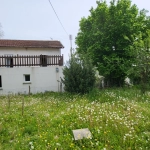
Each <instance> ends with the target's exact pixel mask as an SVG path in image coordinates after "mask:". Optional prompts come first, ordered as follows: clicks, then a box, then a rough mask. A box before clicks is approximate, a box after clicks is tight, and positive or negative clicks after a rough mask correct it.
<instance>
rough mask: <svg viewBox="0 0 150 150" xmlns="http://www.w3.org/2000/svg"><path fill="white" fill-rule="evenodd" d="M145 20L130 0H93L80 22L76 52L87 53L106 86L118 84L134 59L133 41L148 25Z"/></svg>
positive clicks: (122, 80)
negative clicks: (93, 3)
mask: <svg viewBox="0 0 150 150" xmlns="http://www.w3.org/2000/svg"><path fill="white" fill-rule="evenodd" d="M146 20H147V18H146V14H145V11H144V10H142V11H139V10H138V8H137V7H136V5H132V4H131V1H130V0H118V1H115V0H112V1H111V2H110V5H108V4H107V3H106V1H97V8H95V9H94V8H92V9H91V10H90V15H89V16H88V17H87V18H82V19H81V21H80V30H79V33H78V35H77V37H76V44H77V46H78V48H77V50H78V53H79V54H82V53H89V54H90V57H91V58H92V60H93V63H94V65H95V66H97V67H98V69H99V72H100V75H102V76H104V77H105V79H106V80H107V81H108V82H109V85H110V86H122V85H123V83H124V79H125V77H126V76H127V71H128V70H129V69H130V68H131V67H132V64H133V62H134V61H135V51H134V49H133V47H132V46H133V42H134V41H135V39H136V38H137V35H138V34H139V31H141V32H145V26H149V24H148V23H147V22H146ZM126 37H128V38H126Z"/></svg>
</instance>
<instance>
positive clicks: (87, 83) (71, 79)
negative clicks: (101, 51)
mask: <svg viewBox="0 0 150 150" xmlns="http://www.w3.org/2000/svg"><path fill="white" fill-rule="evenodd" d="M63 74H64V78H63V79H62V82H63V84H64V85H65V87H64V88H65V91H67V92H71V93H82V94H84V93H88V92H89V91H90V90H92V88H93V87H94V83H95V72H94V69H93V65H92V63H91V61H90V60H89V59H88V57H87V56H86V55H84V57H82V59H81V58H79V57H78V56H77V55H76V54H75V53H74V54H72V55H71V57H70V59H69V61H68V63H67V65H66V66H65V67H64V69H63Z"/></svg>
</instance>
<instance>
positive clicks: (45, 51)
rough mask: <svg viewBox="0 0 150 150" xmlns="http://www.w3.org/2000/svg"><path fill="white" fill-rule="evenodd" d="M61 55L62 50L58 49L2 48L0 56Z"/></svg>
mask: <svg viewBox="0 0 150 150" xmlns="http://www.w3.org/2000/svg"><path fill="white" fill-rule="evenodd" d="M5 54H12V55H41V54H42V55H61V50H60V49H58V48H56V49H55V48H17V47H16V48H14V47H12V48H11V47H8V48H3V47H1V48H0V55H5Z"/></svg>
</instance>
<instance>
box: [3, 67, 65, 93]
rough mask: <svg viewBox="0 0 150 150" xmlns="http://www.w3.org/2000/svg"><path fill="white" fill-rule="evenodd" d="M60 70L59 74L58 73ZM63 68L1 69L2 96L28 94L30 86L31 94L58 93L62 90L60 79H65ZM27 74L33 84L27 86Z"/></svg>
mask: <svg viewBox="0 0 150 150" xmlns="http://www.w3.org/2000/svg"><path fill="white" fill-rule="evenodd" d="M56 68H59V72H56ZM62 69H63V67H62V66H48V67H13V68H7V67H1V68H0V76H1V78H2V88H0V95H6V94H18V93H22V94H28V92H29V86H30V88H31V93H38V92H45V91H58V90H60V83H58V81H57V80H60V77H63V74H62ZM25 74H30V80H31V82H29V83H26V84H25V78H24V75H25Z"/></svg>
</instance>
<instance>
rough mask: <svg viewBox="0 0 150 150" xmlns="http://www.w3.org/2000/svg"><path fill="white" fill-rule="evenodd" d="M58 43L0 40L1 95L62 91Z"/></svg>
mask: <svg viewBox="0 0 150 150" xmlns="http://www.w3.org/2000/svg"><path fill="white" fill-rule="evenodd" d="M62 48H63V45H62V44H61V42H59V41H35V40H5V39H3V40H2V39H1V40H0V95H7V94H28V93H38V92H46V91H61V90H62V84H61V82H60V78H62V77H63V73H62V69H63V55H61V49H62Z"/></svg>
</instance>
